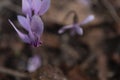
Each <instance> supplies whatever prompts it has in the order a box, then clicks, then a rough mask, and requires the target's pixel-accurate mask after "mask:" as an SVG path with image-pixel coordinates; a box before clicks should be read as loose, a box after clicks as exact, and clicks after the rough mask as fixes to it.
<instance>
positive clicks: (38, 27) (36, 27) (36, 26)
mask: <svg viewBox="0 0 120 80" xmlns="http://www.w3.org/2000/svg"><path fill="white" fill-rule="evenodd" d="M43 29H44V25H43V22H42V20H41V18H40V17H39V16H37V15H34V16H33V17H32V21H31V30H32V32H34V33H35V34H37V36H41V35H42V33H43Z"/></svg>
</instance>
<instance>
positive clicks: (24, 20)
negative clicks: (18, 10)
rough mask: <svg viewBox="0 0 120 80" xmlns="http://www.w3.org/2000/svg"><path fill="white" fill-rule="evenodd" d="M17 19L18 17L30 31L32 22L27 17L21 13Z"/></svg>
mask: <svg viewBox="0 0 120 80" xmlns="http://www.w3.org/2000/svg"><path fill="white" fill-rule="evenodd" d="M17 19H18V21H19V23H20V24H21V26H22V27H23V28H24V29H25V30H27V31H30V23H29V20H28V19H27V18H25V17H24V16H20V15H19V16H17Z"/></svg>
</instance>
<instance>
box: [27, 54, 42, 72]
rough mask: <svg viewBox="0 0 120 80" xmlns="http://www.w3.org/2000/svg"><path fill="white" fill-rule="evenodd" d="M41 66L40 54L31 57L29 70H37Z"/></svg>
mask: <svg viewBox="0 0 120 80" xmlns="http://www.w3.org/2000/svg"><path fill="white" fill-rule="evenodd" d="M40 66H41V60H40V57H39V56H38V55H34V56H33V57H31V58H29V60H28V66H27V70H28V71H29V72H34V71H36V70H37V69H38V68H39V67H40Z"/></svg>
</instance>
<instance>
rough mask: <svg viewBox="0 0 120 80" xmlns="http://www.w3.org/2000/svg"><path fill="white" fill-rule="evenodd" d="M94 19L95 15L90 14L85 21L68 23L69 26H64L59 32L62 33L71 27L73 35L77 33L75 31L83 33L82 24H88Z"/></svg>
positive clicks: (79, 33)
mask: <svg viewBox="0 0 120 80" xmlns="http://www.w3.org/2000/svg"><path fill="white" fill-rule="evenodd" d="M93 20H94V15H90V16H88V17H87V18H86V19H85V20H84V21H82V22H81V23H73V24H71V25H67V26H63V27H62V28H61V29H60V30H59V31H58V33H59V34H62V33H64V32H65V31H66V30H68V29H70V34H71V35H75V33H77V34H78V35H83V28H81V27H80V26H81V25H84V24H87V23H89V22H90V21H93Z"/></svg>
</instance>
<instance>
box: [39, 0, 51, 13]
mask: <svg viewBox="0 0 120 80" xmlns="http://www.w3.org/2000/svg"><path fill="white" fill-rule="evenodd" d="M49 7H50V0H43V1H42V4H41V8H40V10H39V15H43V14H44V13H45V12H46V11H47V10H48V8H49Z"/></svg>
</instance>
